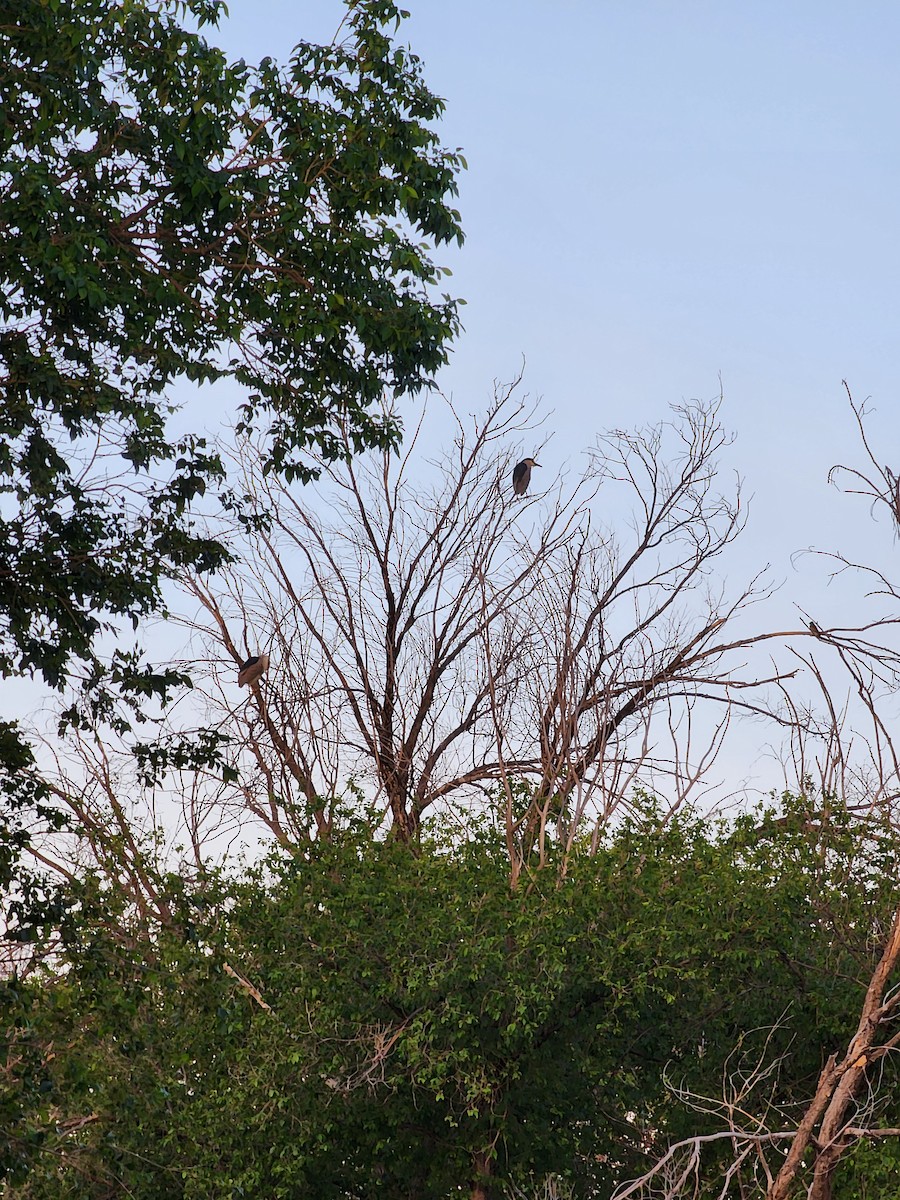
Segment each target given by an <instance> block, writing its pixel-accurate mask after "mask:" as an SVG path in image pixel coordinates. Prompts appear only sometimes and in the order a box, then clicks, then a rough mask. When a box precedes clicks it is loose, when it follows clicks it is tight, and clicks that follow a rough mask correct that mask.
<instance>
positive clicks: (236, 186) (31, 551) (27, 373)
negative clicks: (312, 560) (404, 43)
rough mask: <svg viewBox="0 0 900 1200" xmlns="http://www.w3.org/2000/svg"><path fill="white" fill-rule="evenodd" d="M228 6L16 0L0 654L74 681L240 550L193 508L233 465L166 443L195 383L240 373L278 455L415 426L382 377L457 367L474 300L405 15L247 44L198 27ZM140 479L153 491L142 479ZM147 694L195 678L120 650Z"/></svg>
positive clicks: (2, 112) (369, 442)
mask: <svg viewBox="0 0 900 1200" xmlns="http://www.w3.org/2000/svg"><path fill="white" fill-rule="evenodd" d="M222 11H223V5H221V4H220V3H219V2H218V0H185V2H184V3H176V2H175V0H162V2H161V3H149V2H146V0H124V2H123V3H119V4H110V3H109V0H14V2H11V0H2V2H0V145H2V157H0V674H3V675H7V674H9V673H11V672H14V671H18V672H38V673H40V674H41V675H42V676H43V678H44V679H45V680H46V681H47V682H49V683H50V684H52V685H53V686H61V685H62V684H63V682H64V681H65V679H66V676H67V673H68V671H69V669H70V667H71V664H72V663H73V661H78V660H89V661H94V662H95V660H93V659H92V655H93V649H92V648H93V646H94V643H95V639H96V636H97V634H98V632H99V631H100V630H101V628H102V625H103V621H104V619H105V618H106V617H108V616H111V615H112V616H115V615H119V616H121V615H124V616H126V617H129V618H131V619H132V620H133V621H134V622H135V623H137V622H138V621H139V620H140V619H141V618H142V617H143V616H144V615H145V614H146V613H147V612H149V611H153V610H155V609H157V608H159V606H160V604H161V592H160V582H161V580H162V579H164V578H165V577H166V576H167V575H172V574H177V573H179V572H181V571H183V570H184V569H186V568H193V569H200V570H205V569H208V568H213V567H215V566H217V565H218V564H219V563H221V562H222V561H223V559H225V558H226V557H227V551H226V549H225V547H223V546H222V545H220V544H217V543H215V542H211V541H209V540H208V539H206V538H204V537H203V536H202V533H201V532H198V530H197V528H196V527H195V526H194V525H193V524H192V522H191V518H190V515H189V514H190V510H191V506H192V505H193V504H194V503H195V502H196V501H197V500H198V498H199V497H201V496H202V495H203V494H204V492H205V491H206V490H207V488H208V487H209V486H210V485H211V484H218V483H219V482H221V479H222V475H223V471H222V464H221V462H220V461H219V459H218V457H217V456H216V455H215V454H214V453H210V452H209V451H208V450H207V449H206V447H205V445H204V443H203V441H202V439H200V438H198V437H195V436H188V437H185V438H184V439H181V440H180V441H172V440H170V439H169V437H168V436H167V432H166V417H167V415H168V412H169V408H168V404H167V402H166V389H167V388H168V387H169V385H170V384H171V383H172V382H173V381H174V380H176V379H178V378H180V377H186V378H187V379H189V380H194V381H207V382H211V381H216V380H223V379H231V380H233V381H236V383H238V384H239V385H241V393H240V394H241V396H242V397H243V399H242V404H241V408H240V414H239V421H240V425H241V426H242V427H243V428H245V429H250V428H254V429H258V430H259V431H260V432H261V433H262V435H263V437H264V442H265V445H266V447H267V450H266V453H267V462H268V465H269V467H270V468H271V469H275V470H278V471H280V472H282V473H283V474H284V475H285V476H287V477H288V478H291V477H294V476H296V475H304V474H308V473H309V471H310V461H309V459H308V457H306V455H305V453H304V452H306V451H309V450H315V451H316V452H317V453H318V454H320V455H322V456H324V457H325V458H326V459H327V458H329V457H333V456H335V455H337V454H338V453H339V452H340V441H339V438H338V437H337V429H338V427H339V426H340V427H342V428H345V429H349V430H350V431H351V434H352V443H353V445H354V446H356V447H357V448H358V447H363V446H373V445H377V446H383V445H385V444H389V443H391V442H393V441H394V440H395V439H396V437H397V434H398V430H397V428H396V426H395V425H394V424H392V422H391V421H390V420H388V419H386V418H385V417H384V416H383V414H382V410H381V408H380V405H379V401H380V398H381V396H382V394H383V391H384V389H386V388H387V389H389V390H393V391H416V390H417V389H419V388H421V387H422V386H424V385H425V384H426V383H427V382H428V380H429V379H430V377H431V375H432V373H433V372H434V371H435V370H436V368H437V367H439V366H440V364H441V363H442V362H443V361H444V359H445V356H446V347H447V344H448V340H449V339H450V338H451V337H452V336H453V334H454V333H455V331H456V329H457V315H456V305H455V302H453V301H452V300H450V299H449V298H448V297H446V296H444V297H443V298H435V296H434V295H433V285H434V284H435V283H436V282H437V281H438V279H439V276H440V274H441V272H440V270H439V268H437V267H436V266H435V265H434V263H433V262H432V260H431V258H430V249H431V248H433V247H434V246H435V245H438V244H441V243H446V242H448V241H450V240H453V239H457V240H461V232H460V226H459V220H458V213H457V212H456V211H455V210H454V209H453V208H451V207H449V205H448V199H449V198H450V197H452V196H453V194H454V193H455V191H456V185H455V175H456V172H457V170H458V169H459V167H460V165H461V163H462V160H461V158H460V157H459V155H457V154H453V153H448V152H447V151H445V150H443V149H442V148H441V147H440V145H439V143H438V140H437V135H436V134H435V132H434V131H433V129H432V128H431V124H430V123H431V122H433V121H434V120H435V118H437V117H438V116H439V115H440V113H441V110H442V103H441V101H440V100H439V99H437V98H436V97H435V96H434V95H432V93H431V92H430V91H429V90H428V88H427V87H426V86H425V84H424V82H423V79H422V75H421V70H420V64H419V62H418V60H417V59H416V57H415V56H414V55H412V54H411V53H409V52H408V51H407V50H406V49H404V48H403V47H401V46H399V45H396V44H395V43H394V42H393V41H392V39H391V36H390V28H391V26H392V24H393V23H395V22H397V21H398V20H399V18H400V16H401V15H402V14H401V12H400V10H399V9H398V8H397V7H396V5H394V4H393V3H390V2H389V0H358V2H354V3H351V4H350V5H349V6H348V14H347V18H346V22H345V26H344V33H345V35H346V37H345V40H344V41H343V42H341V43H337V42H336V43H334V44H331V45H328V46H319V45H315V44H310V43H301V44H300V45H299V46H298V47H297V48H296V49H295V51H294V53H293V56H292V58H291V60H290V63H289V64H288V65H287V66H286V67H281V66H279V65H278V64H276V63H275V62H273V61H271V60H265V61H264V62H263V63H261V64H260V65H259V66H258V67H251V66H249V65H248V64H246V63H245V62H243V61H238V62H229V61H228V59H227V58H226V56H225V55H224V54H223V53H222V51H220V50H218V49H216V48H215V47H213V46H211V45H209V44H208V42H207V41H206V40H205V39H204V37H202V36H201V35H200V34H198V33H196V32H194V31H193V30H192V28H190V26H191V25H198V26H199V27H201V28H202V27H203V26H204V25H210V24H215V22H216V21H217V20H218V18H219V16H220V15H221V13H222ZM138 480H139V481H140V486H139V487H138ZM117 670H118V673H119V676H120V680H119V681H120V682H122V683H124V684H126V685H129V684H130V685H131V686H132V687H133V688H134V689H135V690H136V691H137V692H138V693H139V694H140V693H146V692H148V691H151V692H152V691H164V690H165V688H166V687H167V686H168V685H170V684H171V683H173V682H178V679H176V678H174V677H171V676H167V675H166V674H165V673H164V674H162V675H159V676H156V675H153V674H152V673H150V674H149V675H148V673H147V672H146V671H144V672H141V671H140V670H138V668H137V666H136V664H135V663H133V662H130V661H128V660H126V659H121V660H120V661H118V663H117Z"/></svg>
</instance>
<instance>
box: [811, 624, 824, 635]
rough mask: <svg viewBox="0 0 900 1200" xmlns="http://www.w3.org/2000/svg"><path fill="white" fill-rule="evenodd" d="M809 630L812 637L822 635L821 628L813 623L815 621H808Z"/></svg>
mask: <svg viewBox="0 0 900 1200" xmlns="http://www.w3.org/2000/svg"><path fill="white" fill-rule="evenodd" d="M809 632H810V633H811V634H812V635H813V637H821V636H822V630H821V629H820V628H819V626H818V625H817V624H816V623H815V621H810V623H809Z"/></svg>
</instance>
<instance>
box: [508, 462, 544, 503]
mask: <svg viewBox="0 0 900 1200" xmlns="http://www.w3.org/2000/svg"><path fill="white" fill-rule="evenodd" d="M540 465H541V464H540V463H539V462H538V461H537V460H536V459H534V458H523V459H522V461H521V462H520V463H516V465H515V466H514V467H513V491H514V492H515V494H516V495H517V496H524V495H525V493H526V492H527V491H528V485H529V483H531V468H532V467H539V466H540Z"/></svg>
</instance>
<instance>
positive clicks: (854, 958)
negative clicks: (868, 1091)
mask: <svg viewBox="0 0 900 1200" xmlns="http://www.w3.org/2000/svg"><path fill="white" fill-rule="evenodd" d="M810 816H811V806H810V804H809V802H808V801H806V800H804V799H802V798H791V797H785V798H784V799H783V801H782V802H781V804H780V805H779V806H778V808H777V810H773V811H772V812H770V813H766V814H754V815H752V816H747V817H745V818H742V819H740V820H739V821H737V822H735V823H733V824H732V825H731V826H724V825H717V824H716V823H714V822H711V821H708V820H702V819H699V818H697V817H696V816H695V815H694V814H692V813H689V812H688V811H686V810H685V811H684V812H682V813H681V814H680V815H679V816H678V817H677V818H676V819H674V820H670V821H668V822H663V821H662V820H661V817H662V813H661V812H660V811H659V810H656V809H655V808H654V806H653V804H652V803H650V802H646V803H645V807H644V811H643V812H642V814H641V815H640V816H636V817H634V818H632V819H629V820H626V821H624V822H622V823H621V824H620V825H619V827H618V828H617V829H616V830H615V831H614V832H613V831H608V832H607V834H606V835H605V836H604V837H603V839H602V842H601V845H600V846H599V847H598V848H596V849H595V851H594V853H589V852H588V849H589V847H588V845H587V844H584V845H583V846H582V848H581V851H582V852H581V853H579V854H578V855H577V856H574V857H572V856H570V859H569V862H568V865H567V869H566V872H565V875H564V877H563V876H562V873H561V872H560V871H559V867H560V865H561V864H560V858H561V853H560V849H561V848H560V847H559V846H558V845H550V846H548V849H547V858H546V863H545V866H546V867H548V868H549V870H544V871H537V872H535V874H534V877H533V878H532V880H531V886H530V887H528V888H522V887H520V888H518V889H516V890H512V889H511V888H510V887H509V880H508V861H507V856H506V846H505V840H504V837H503V835H502V831H501V832H499V833H498V832H493V831H490V830H489V829H488V828H485V827H484V826H479V827H478V828H476V829H473V830H471V831H470V836H469V837H468V838H467V839H466V840H464V841H458V840H455V839H454V840H453V842H452V844H448V843H447V842H446V841H444V840H440V839H438V840H434V841H432V840H429V839H423V841H422V843H421V844H420V846H419V849H418V853H417V854H415V855H413V854H411V853H410V852H409V848H408V846H406V845H404V844H403V843H401V842H399V841H398V840H397V839H388V840H384V839H381V838H375V839H373V837H372V835H371V833H370V832H369V831H368V830H366V829H365V828H364V827H363V826H362V825H361V824H360V823H358V822H351V823H350V824H348V825H345V826H344V827H342V828H341V829H339V830H338V829H336V830H335V832H334V836H333V837H332V838H331V839H330V840H323V841H322V842H320V843H317V844H315V845H314V846H312V847H309V848H308V849H306V850H305V851H303V852H302V853H295V854H286V853H284V852H280V853H278V854H276V855H274V856H272V857H271V858H270V859H269V860H268V862H266V863H265V864H264V865H260V867H259V868H258V869H256V870H254V871H251V872H248V873H245V874H243V875H238V876H236V877H232V878H228V877H226V876H222V875H207V876H206V877H205V878H195V879H190V878H183V877H179V876H177V875H174V874H170V875H168V876H160V875H155V876H154V886H155V887H156V889H157V890H158V892H159V893H160V894H164V895H165V898H166V905H165V909H166V913H167V915H166V918H165V919H164V920H160V919H159V918H158V917H156V916H153V915H152V914H150V913H149V911H148V910H144V911H141V910H140V909H139V908H137V907H136V906H134V905H133V904H131V903H129V902H127V900H125V899H124V897H123V894H122V893H121V891H119V890H118V889H117V888H116V887H115V886H112V887H110V886H108V885H106V884H103V883H102V882H101V881H100V880H96V879H95V880H90V879H85V880H84V881H83V883H82V884H81V885H80V886H79V888H78V893H77V895H78V909H77V911H74V910H73V912H72V914H71V918H70V919H69V920H67V921H63V923H62V927H61V928H62V945H61V949H60V953H61V955H62V960H63V961H64V962H65V964H66V969H65V970H64V971H58V972H56V973H55V978H54V979H52V980H43V981H42V980H41V979H40V978H39V977H37V976H33V977H32V978H31V979H29V980H28V981H25V982H20V983H16V985H15V987H14V988H10V989H9V990H8V991H7V992H6V994H5V1001H6V1004H7V1018H6V1020H5V1021H4V1027H5V1028H7V1029H10V1030H11V1041H12V1047H11V1048H12V1053H11V1054H10V1056H9V1060H8V1069H7V1074H6V1077H5V1082H6V1085H7V1088H8V1089H9V1090H8V1095H9V1096H10V1097H11V1099H12V1100H13V1101H14V1103H12V1104H9V1105H8V1109H7V1111H9V1112H11V1113H13V1114H14V1115H15V1118H16V1119H15V1120H14V1121H11V1122H10V1123H9V1126H8V1127H9V1129H10V1130H11V1136H10V1162H11V1167H10V1183H9V1186H8V1191H9V1195H10V1196H11V1197H13V1198H15V1200H39V1198H40V1200H51V1198H55V1197H57V1196H59V1195H61V1194H71V1193H72V1192H74V1194H78V1195H84V1196H91V1197H93V1196H97V1197H99V1196H102V1195H105V1194H108V1192H109V1190H110V1189H111V1188H116V1189H118V1190H120V1191H121V1190H125V1189H127V1191H128V1193H129V1194H131V1195H133V1196H135V1197H138V1198H142V1197H147V1198H148V1200H149V1198H150V1197H154V1196H156V1195H158V1194H159V1192H160V1188H161V1183H162V1182H163V1181H165V1187H166V1192H167V1194H169V1195H172V1196H175V1197H178V1196H182V1195H184V1196H191V1197H210V1200H212V1197H215V1196H220V1195H222V1193H223V1191H235V1192H237V1193H238V1194H241V1193H242V1194H243V1195H245V1196H246V1197H249V1198H254V1197H259V1200H262V1198H263V1197H269V1196H272V1195H279V1194H284V1195H298V1194H305V1193H315V1194H316V1195H319V1196H322V1197H335V1200H337V1198H338V1197H340V1198H344V1197H347V1196H354V1197H359V1198H360V1200H363V1198H366V1200H367V1198H369V1197H377V1196H400V1197H409V1198H410V1200H413V1198H415V1200H431V1198H432V1197H433V1198H434V1200H437V1198H439V1197H445V1196H447V1195H452V1194H460V1195H468V1196H471V1197H481V1196H492V1197H497V1196H500V1195H503V1194H504V1193H508V1192H509V1189H511V1188H512V1187H513V1185H516V1186H518V1187H519V1188H521V1189H528V1188H530V1187H534V1185H535V1184H536V1183H537V1182H538V1181H540V1180H542V1179H544V1178H546V1177H548V1176H549V1177H553V1176H556V1177H565V1178H567V1179H568V1180H569V1181H570V1182H571V1184H572V1186H573V1188H574V1189H575V1191H574V1194H576V1195H583V1196H591V1195H610V1194H611V1193H612V1191H613V1189H614V1187H615V1186H616V1184H618V1183H620V1182H621V1181H622V1180H623V1179H629V1178H631V1179H633V1178H635V1176H637V1175H639V1174H641V1172H642V1170H643V1169H644V1167H645V1166H646V1164H647V1163H648V1161H653V1160H654V1159H656V1157H657V1156H659V1155H661V1154H662V1153H663V1148H664V1147H666V1146H668V1145H670V1144H673V1143H674V1144H678V1143H681V1142H683V1140H684V1139H685V1137H686V1136H687V1135H691V1136H694V1137H698V1138H701V1139H704V1140H703V1141H702V1143H701V1144H702V1145H703V1146H704V1147H705V1154H704V1159H703V1162H702V1173H701V1175H700V1179H701V1183H702V1185H703V1187H704V1188H706V1187H709V1188H714V1187H715V1181H716V1179H717V1177H718V1176H719V1174H720V1173H721V1172H723V1171H727V1170H728V1167H729V1164H730V1150H731V1143H730V1142H728V1141H727V1140H725V1139H723V1138H719V1139H718V1140H714V1138H713V1135H714V1134H716V1133H718V1132H720V1129H721V1126H720V1121H719V1116H720V1114H719V1111H718V1110H717V1109H715V1108H713V1107H712V1105H711V1104H706V1105H704V1106H702V1107H701V1108H700V1111H698V1110H697V1109H696V1108H691V1107H690V1106H688V1105H686V1104H684V1103H683V1101H682V1098H681V1096H682V1094H684V1093H687V1092H690V1093H692V1094H694V1095H697V1096H715V1094H716V1093H717V1091H718V1089H719V1088H720V1086H721V1081H722V1078H723V1073H725V1074H727V1073H728V1072H731V1075H732V1078H737V1076H738V1074H739V1073H740V1071H741V1070H743V1069H745V1067H746V1063H747V1061H748V1060H750V1059H751V1058H752V1057H754V1056H757V1055H759V1054H760V1053H761V1052H764V1053H766V1054H768V1055H770V1056H771V1058H773V1059H775V1060H776V1061H777V1062H778V1064H779V1070H778V1073H777V1075H776V1076H774V1078H773V1077H771V1076H770V1077H769V1079H768V1081H767V1085H766V1086H765V1087H764V1088H763V1089H762V1090H761V1094H762V1097H763V1098H764V1099H765V1100H766V1102H767V1104H768V1106H769V1107H768V1114H769V1117H770V1119H771V1116H772V1114H773V1113H776V1112H777V1113H778V1114H782V1113H787V1114H793V1113H795V1112H796V1110H797V1107H798V1105H799V1104H800V1103H801V1102H802V1100H803V1098H804V1097H805V1096H806V1094H807V1093H808V1090H809V1089H810V1088H811V1087H813V1088H814V1086H815V1080H816V1077H817V1074H818V1071H819V1067H820V1062H821V1060H822V1058H824V1056H825V1055H826V1054H827V1053H828V1052H829V1050H830V1047H831V1046H832V1045H833V1044H834V1042H835V1040H836V1039H837V1038H839V1037H840V1036H841V1031H842V1029H843V1028H844V1027H845V1026H846V1025H848V1024H849V1023H851V1022H852V1021H853V1012H854V1005H855V1003H856V999H857V995H858V990H859V988H860V986H861V985H862V986H864V981H865V978H866V976H867V974H868V972H869V970H870V968H871V965H872V962H873V957H875V958H877V954H875V955H874V956H873V951H872V945H871V937H872V933H873V930H874V929H876V928H877V920H878V917H879V914H880V912H881V911H882V910H883V905H884V902H885V900H886V898H888V897H889V896H890V895H891V894H892V892H893V890H894V881H893V839H892V836H891V834H890V831H889V830H888V829H887V828H886V827H881V828H877V827H875V826H869V827H868V828H867V829H866V830H863V829H862V828H861V827H860V826H859V825H858V823H854V822H853V821H852V819H850V817H849V815H848V814H847V813H846V812H845V811H837V810H835V812H834V815H833V819H832V820H831V821H830V822H829V823H827V824H821V825H820V828H819V830H818V833H817V836H816V837H815V838H813V839H811V838H810V835H809V822H810ZM145 869H147V870H148V871H151V872H152V870H153V868H152V865H151V863H150V862H145ZM863 884H865V886H862V885H863ZM754 1031H756V1032H754ZM760 1031H762V1032H760ZM740 1042H743V1047H742V1051H741V1052H740V1053H739V1054H738V1055H736V1054H735V1046H736V1045H737V1044H738V1043H740ZM881 1069H882V1070H883V1071H884V1072H885V1073H886V1074H885V1090H884V1093H883V1095H884V1101H883V1103H884V1108H883V1116H884V1118H885V1120H894V1121H896V1119H897V1116H898V1115H900V1114H897V1105H896V1101H895V1100H894V1099H892V1098H891V1095H892V1094H891V1091H890V1081H892V1080H893V1078H894V1073H895V1067H894V1066H893V1064H892V1062H891V1061H890V1060H889V1059H888V1058H885V1059H883V1060H882V1062H881ZM757 1096H758V1093H753V1094H752V1095H751V1096H749V1097H747V1098H746V1100H745V1103H746V1104H748V1105H750V1104H752V1103H754V1102H755V1101H756V1100H757ZM768 1128H771V1126H767V1129H768ZM770 1145H774V1146H775V1147H777V1146H778V1145H779V1142H778V1141H777V1139H771V1140H770V1141H769V1142H767V1143H766V1145H764V1146H763V1150H764V1152H765V1153H766V1154H769V1153H770V1151H769V1146H770ZM13 1170H14V1171H15V1172H16V1175H15V1176H14V1175H13ZM758 1170H759V1158H758V1157H756V1158H754V1159H753V1160H752V1161H749V1162H747V1161H745V1162H744V1163H743V1164H742V1173H741V1176H740V1178H741V1183H742V1184H743V1185H745V1186H746V1187H747V1188H750V1187H751V1186H752V1185H753V1182H754V1179H755V1177H756V1173H757V1171H758ZM14 1178H15V1179H17V1182H16V1183H15V1184H14V1183H13V1179H14ZM526 1194H528V1193H527V1191H526ZM700 1194H708V1193H707V1192H705V1191H701V1193H700ZM711 1194H713V1195H715V1194H716V1192H715V1191H712V1193H711ZM893 1194H895V1191H894V1192H890V1191H889V1192H887V1193H885V1194H884V1200H887V1197H888V1196H890V1195H893Z"/></svg>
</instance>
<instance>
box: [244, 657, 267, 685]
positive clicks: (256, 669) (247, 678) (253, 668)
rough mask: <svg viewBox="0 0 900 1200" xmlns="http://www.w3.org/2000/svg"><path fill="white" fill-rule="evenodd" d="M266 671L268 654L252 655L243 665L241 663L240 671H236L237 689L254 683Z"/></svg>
mask: <svg viewBox="0 0 900 1200" xmlns="http://www.w3.org/2000/svg"><path fill="white" fill-rule="evenodd" d="M268 669H269V656H268V654H254V655H253V656H252V657H251V658H248V659H247V661H246V662H245V663H241V669H240V671H238V687H243V686H244V684H245V683H256V681H257V679H260V678H261V677H262V676H263V675H265V673H266V671H268Z"/></svg>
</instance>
